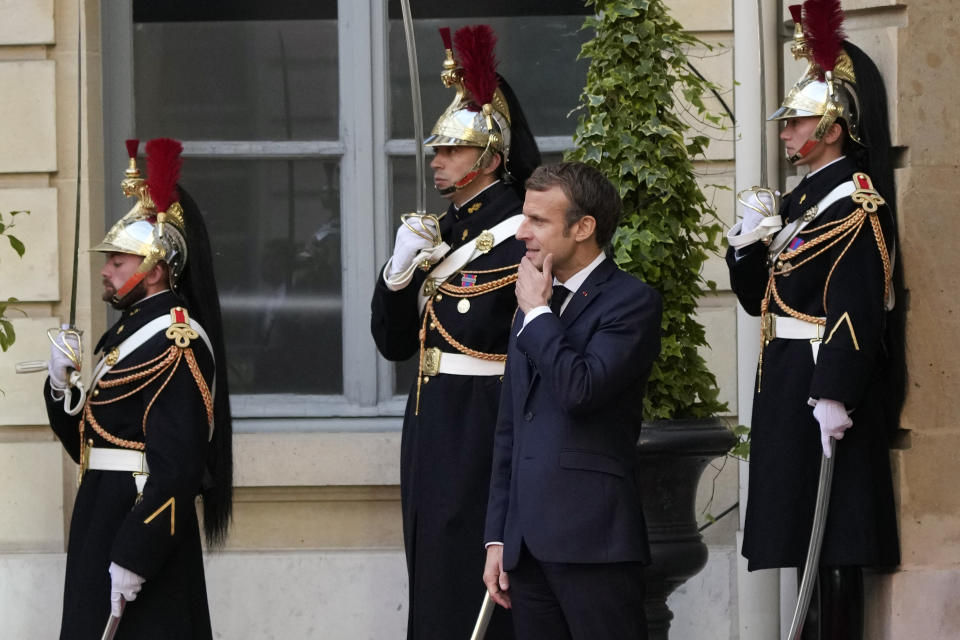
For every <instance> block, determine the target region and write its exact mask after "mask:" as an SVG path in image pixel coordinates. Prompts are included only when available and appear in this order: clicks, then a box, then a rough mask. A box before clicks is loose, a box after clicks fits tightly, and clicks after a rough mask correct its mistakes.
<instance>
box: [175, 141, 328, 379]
mask: <svg viewBox="0 0 960 640" xmlns="http://www.w3.org/2000/svg"><path fill="white" fill-rule="evenodd" d="M184 187H185V188H186V189H187V190H188V191H190V193H191V194H192V195H193V196H194V198H195V199H196V200H197V202H198V203H199V205H200V207H201V208H202V210H203V212H204V215H205V218H206V221H207V226H208V227H209V231H210V238H211V242H212V244H213V250H214V266H215V269H216V275H217V285H218V287H219V290H220V303H221V306H222V308H223V322H224V331H225V334H226V343H227V353H228V355H229V358H230V370H229V371H230V390H231V393H234V394H259V393H303V394H340V393H342V392H343V375H342V368H343V367H342V361H343V344H342V320H341V317H342V295H341V292H342V287H341V272H342V269H341V260H340V213H339V212H340V167H339V163H338V162H337V161H336V160H202V159H187V161H186V163H185V165H184Z"/></svg>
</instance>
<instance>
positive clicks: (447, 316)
mask: <svg viewBox="0 0 960 640" xmlns="http://www.w3.org/2000/svg"><path fill="white" fill-rule="evenodd" d="M521 208H522V202H521V200H520V198H519V197H518V196H517V194H516V192H515V191H514V190H513V189H512V188H511V187H509V186H507V185H504V184H502V183H497V184H494V185H493V186H491V187H489V188H488V189H486V190H485V191H483V192H481V193H480V194H478V195H477V197H475V198H474V199H473V200H470V201H469V202H466V203H464V204H463V206H461V207H460V209H459V210H456V209H454V207H453V206H451V207H450V208H449V209H448V210H447V214H446V215H445V216H444V217H443V218H442V220H441V222H440V231H441V235H442V236H443V239H444V241H445V242H447V243H448V244H449V245H451V250H450V253H452V252H453V251H454V250H456V249H457V248H458V247H459V246H461V245H463V244H467V243H473V242H474V241H475V240H476V239H477V237H478V236H479V235H480V234H481V233H482V232H483V231H485V230H487V229H490V228H492V227H493V226H495V225H496V224H497V223H499V222H501V221H502V220H505V219H507V218H509V217H510V216H514V215H518V214H520V211H521ZM524 252H525V248H524V245H523V243H521V242H519V241H517V240H516V239H514V238H508V239H506V240H504V241H503V242H501V243H500V244H498V245H496V246H495V247H493V249H491V250H490V251H489V252H488V253H486V254H484V255H481V256H479V257H477V258H475V259H474V260H473V261H472V262H471V263H469V264H468V265H467V266H466V267H464V268H463V269H462V270H461V271H460V272H458V273H456V274H454V275H453V276H452V277H451V278H449V279H448V281H447V282H448V283H449V286H445V287H442V288H441V289H440V290H439V291H437V292H436V294H435V295H434V296H433V298H432V303H431V306H432V310H433V313H434V314H435V315H436V319H435V320H434V318H432V317H429V311H427V312H426V314H425V315H427V316H428V317H427V318H426V323H425V324H424V322H423V317H422V316H421V314H420V313H419V310H418V307H417V292H418V291H419V290H420V288H421V286H422V285H423V283H424V280H425V278H426V275H427V274H426V273H424V272H423V271H421V270H417V274H416V275H415V276H414V280H413V282H411V284H410V285H408V286H407V287H406V288H404V289H402V290H400V291H396V292H393V291H390V290H389V289H388V288H387V287H386V285H385V284H384V282H383V277H382V274H381V277H379V278H378V279H377V285H376V290H375V292H374V295H373V302H372V321H371V331H372V333H373V337H374V340H375V341H376V343H377V348H378V349H379V350H380V353H382V354H383V356H384V357H385V358H387V359H389V360H406V359H407V358H409V357H411V356H412V355H414V354H415V353H418V352H419V351H420V348H421V342H420V337H419V334H420V330H421V326H425V327H426V331H425V337H424V345H423V346H424V348H425V349H429V348H431V347H437V348H439V349H440V350H441V351H444V352H448V353H457V352H458V351H459V352H463V350H462V349H459V348H457V347H456V346H454V345H452V344H451V341H450V340H448V339H447V338H445V337H444V336H443V333H447V334H448V335H449V336H450V337H451V338H452V339H453V340H454V341H456V342H458V343H460V345H461V346H462V347H465V348H467V349H468V350H470V351H473V352H481V353H485V354H506V352H507V342H508V338H509V336H508V334H509V331H510V325H511V322H512V319H513V315H514V312H515V311H516V308H517V300H516V294H515V293H514V286H513V285H514V283H515V281H516V274H517V266H518V265H519V262H520V259H521V258H522V257H523V254H524ZM448 255H449V253H448ZM479 291H482V293H480V295H473V293H474V292H479ZM463 300H467V301H468V302H469V309H468V310H467V311H466V313H462V312H461V311H460V310H458V305H460V307H461V309H462V308H463V306H465V305H463V304H462V301H463ZM428 309H429V307H428ZM504 357H505V355H504ZM501 378H502V376H497V375H492V376H472V375H449V374H442V373H441V374H439V375H436V376H428V377H427V379H426V380H424V379H423V378H421V381H420V383H419V385H416V384H415V385H414V388H413V389H412V390H411V391H410V396H409V399H408V401H407V409H406V414H405V416H404V419H403V437H402V443H401V457H400V467H401V480H400V488H401V497H402V502H403V533H404V546H405V549H406V556H407V570H408V574H409V583H410V611H409V619H408V630H407V637H408V638H411V639H414V638H417V639H423V640H435V639H436V638H468V637H470V633H471V631H472V630H473V626H474V624H475V622H476V619H477V614H478V613H479V611H480V605H481V603H482V602H483V597H484V593H485V587H484V585H483V581H482V580H481V576H482V574H483V567H484V563H485V560H486V551H485V549H484V546H483V544H484V540H483V524H484V518H485V514H486V509H487V493H488V489H489V485H490V465H491V461H492V456H493V434H494V429H495V427H496V418H497V407H498V405H499V399H500V388H501V386H502V380H501ZM418 387H419V415H418V413H417V404H418V402H417V393H418ZM505 637H512V629H511V628H510V622H509V617H508V616H507V615H506V612H505V611H504V610H503V609H501V608H499V607H498V608H497V611H496V612H495V613H494V617H493V621H492V622H491V626H490V628H489V630H488V633H487V638H488V640H495V639H499V638H505Z"/></svg>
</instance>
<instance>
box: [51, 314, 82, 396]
mask: <svg viewBox="0 0 960 640" xmlns="http://www.w3.org/2000/svg"><path fill="white" fill-rule="evenodd" d="M69 327H70V325H67V324H65V325H61V327H60V328H61V331H60V333H59V334H57V337H56V338H54V339H53V340H52V341H51V344H50V360H49V361H48V362H47V373H48V374H49V375H50V388H52V389H53V390H55V391H64V390H65V389H66V388H67V385H69V384H70V371H71V370H73V371H79V370H80V364H81V363H80V336H78V335H77V333H76V332H75V331H70V332H68V331H65V329H68V328H69ZM52 332H53V330H51V333H52Z"/></svg>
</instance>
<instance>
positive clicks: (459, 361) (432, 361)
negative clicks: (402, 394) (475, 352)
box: [422, 347, 506, 376]
mask: <svg viewBox="0 0 960 640" xmlns="http://www.w3.org/2000/svg"><path fill="white" fill-rule="evenodd" d="M505 364H506V363H504V362H503V361H502V360H483V359H481V358H475V357H473V356H468V355H467V354H465V353H447V352H445V351H440V349H438V348H437V347H431V348H429V349H427V350H425V351H424V352H423V362H422V368H423V375H425V376H435V375H437V374H438V373H446V374H449V375H454V376H502V375H503V371H504V368H505V366H504V365H505Z"/></svg>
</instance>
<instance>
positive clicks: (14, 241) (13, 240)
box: [7, 235, 27, 258]
mask: <svg viewBox="0 0 960 640" xmlns="http://www.w3.org/2000/svg"><path fill="white" fill-rule="evenodd" d="M7 240H9V241H10V247H11V248H12V249H13V250H14V251H16V252H17V255H18V256H19V257H21V258H22V257H23V254H24V252H25V251H26V250H27V248H26V247H24V246H23V243H22V242H20V240H19V239H18V238H17V237H16V236H11V235H7Z"/></svg>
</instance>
